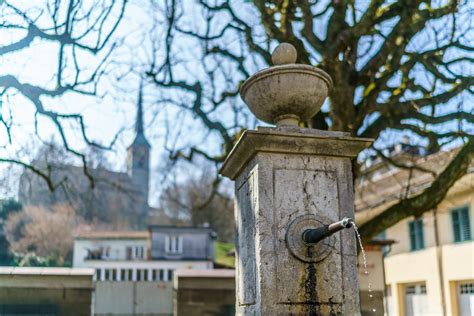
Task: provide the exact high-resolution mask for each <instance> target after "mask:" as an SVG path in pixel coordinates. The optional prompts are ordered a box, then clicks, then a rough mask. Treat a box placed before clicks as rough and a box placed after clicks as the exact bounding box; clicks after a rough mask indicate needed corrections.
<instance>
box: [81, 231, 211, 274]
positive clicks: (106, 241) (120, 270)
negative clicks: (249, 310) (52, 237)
mask: <svg viewBox="0 0 474 316" xmlns="http://www.w3.org/2000/svg"><path fill="white" fill-rule="evenodd" d="M162 230H163V231H164V233H162V232H161V231H162ZM150 231H151V232H148V231H122V232H104V231H102V232H87V233H81V234H80V235H78V236H76V238H75V240H74V257H73V266H74V267H85V268H93V269H95V271H96V274H95V280H96V281H165V282H166V281H171V280H172V277H173V271H174V270H176V269H212V268H213V260H214V252H213V247H214V242H213V236H212V231H211V230H210V229H207V228H184V227H182V228H176V227H163V229H161V227H160V226H153V227H152V228H150ZM151 234H154V235H160V236H161V235H163V236H164V235H166V236H165V237H166V240H167V241H168V242H166V243H165V248H164V249H161V251H162V252H163V255H161V256H160V257H155V256H154V257H153V258H151V256H150V249H151V245H152V242H151V240H150V235H151ZM203 236H204V237H203ZM203 238H205V239H206V240H208V241H209V242H208V243H209V246H208V247H207V248H210V249H212V250H208V249H207V248H202V249H201V251H200V253H201V254H200V256H196V251H195V250H196V249H194V250H193V253H192V255H187V253H188V252H187V250H186V249H187V247H186V245H188V244H189V245H194V244H195V241H196V240H203ZM155 248H156V247H155ZM190 250H191V249H190Z"/></svg>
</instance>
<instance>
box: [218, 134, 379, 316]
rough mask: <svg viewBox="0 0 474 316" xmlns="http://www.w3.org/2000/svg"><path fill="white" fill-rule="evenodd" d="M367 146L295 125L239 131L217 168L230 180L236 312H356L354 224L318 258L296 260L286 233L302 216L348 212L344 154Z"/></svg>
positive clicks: (326, 218) (333, 217)
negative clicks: (232, 183) (234, 230)
mask: <svg viewBox="0 0 474 316" xmlns="http://www.w3.org/2000/svg"><path fill="white" fill-rule="evenodd" d="M369 144H370V140H367V139H362V140H361V139H355V138H350V137H348V136H347V135H346V134H345V133H340V132H334V133H332V132H320V131H315V130H309V131H308V130H307V129H306V130H302V129H298V128H260V129H259V130H258V131H248V132H246V133H245V134H244V136H243V137H242V139H241V140H240V141H239V142H238V144H237V145H236V147H235V148H234V150H233V151H232V153H231V155H230V156H229V157H228V159H227V161H226V163H225V165H224V167H223V169H222V171H221V172H222V174H223V175H225V176H228V177H230V178H232V179H235V181H236V183H235V190H236V206H235V213H236V226H237V237H238V243H237V251H236V257H237V258H236V260H237V262H236V263H237V271H236V281H237V302H236V313H237V314H238V315H308V314H312V313H313V314H315V315H316V314H321V315H329V314H330V313H331V312H333V313H335V314H339V315H358V314H359V313H360V312H359V296H358V282H357V267H356V247H355V236H354V232H353V230H349V229H347V230H343V231H341V232H338V233H336V234H335V235H333V236H332V237H331V238H333V241H334V244H333V245H334V246H333V250H332V251H331V252H330V254H329V255H327V257H326V258H324V259H323V260H321V261H319V262H316V263H308V262H303V261H301V260H299V259H298V258H296V257H295V256H294V255H293V254H292V253H291V252H290V250H289V249H288V247H287V244H286V239H285V237H286V233H287V230H288V227H289V225H290V224H291V222H292V221H293V220H294V219H296V218H298V217H300V216H305V215H308V214H310V215H313V216H315V217H316V218H318V219H319V220H320V221H321V223H323V224H329V223H332V222H335V221H338V220H340V219H341V218H343V217H352V218H353V216H354V210H353V193H352V192H353V188H352V172H351V160H350V159H351V158H352V157H355V155H356V154H357V153H358V152H359V151H360V150H361V149H363V148H364V147H366V146H367V145H369Z"/></svg>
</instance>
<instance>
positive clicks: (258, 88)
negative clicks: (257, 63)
mask: <svg viewBox="0 0 474 316" xmlns="http://www.w3.org/2000/svg"><path fill="white" fill-rule="evenodd" d="M331 87H332V81H331V77H330V76H329V75H328V74H327V73H326V72H324V71H323V70H321V69H319V68H316V67H313V66H309V65H301V64H286V65H280V66H273V67H270V68H267V69H264V70H261V71H259V72H257V73H256V74H254V75H253V76H252V77H250V78H249V79H248V80H246V81H245V82H244V84H243V85H242V87H241V89H240V95H241V97H242V99H243V100H244V102H245V103H246V104H247V105H248V107H249V109H250V111H251V112H252V113H253V114H254V115H255V116H256V117H257V118H258V119H260V120H261V121H264V122H266V123H270V124H276V125H277V126H285V125H290V126H291V125H293V126H297V125H298V123H299V122H301V121H306V120H309V119H310V118H311V117H313V116H314V115H316V113H318V111H319V110H320V109H321V106H322V105H323V103H324V99H325V98H326V97H327V95H328V92H329V90H330V89H331Z"/></svg>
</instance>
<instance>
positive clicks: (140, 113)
mask: <svg viewBox="0 0 474 316" xmlns="http://www.w3.org/2000/svg"><path fill="white" fill-rule="evenodd" d="M135 132H136V133H137V135H138V134H143V79H142V80H140V88H139V90H138V104H137V118H136V120H135Z"/></svg>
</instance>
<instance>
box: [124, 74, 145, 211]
mask: <svg viewBox="0 0 474 316" xmlns="http://www.w3.org/2000/svg"><path fill="white" fill-rule="evenodd" d="M135 132H136V136H135V139H134V141H133V143H132V144H131V145H130V147H128V152H127V154H128V155H127V172H128V175H129V176H130V177H131V179H132V183H133V186H134V190H136V191H137V192H139V193H140V195H141V197H142V201H141V204H142V205H141V208H140V213H141V215H147V212H148V189H149V179H150V144H149V143H148V141H147V139H146V137H145V133H144V130H143V81H142V82H141V83H140V91H139V94H138V104H137V117H136V120H135Z"/></svg>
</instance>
